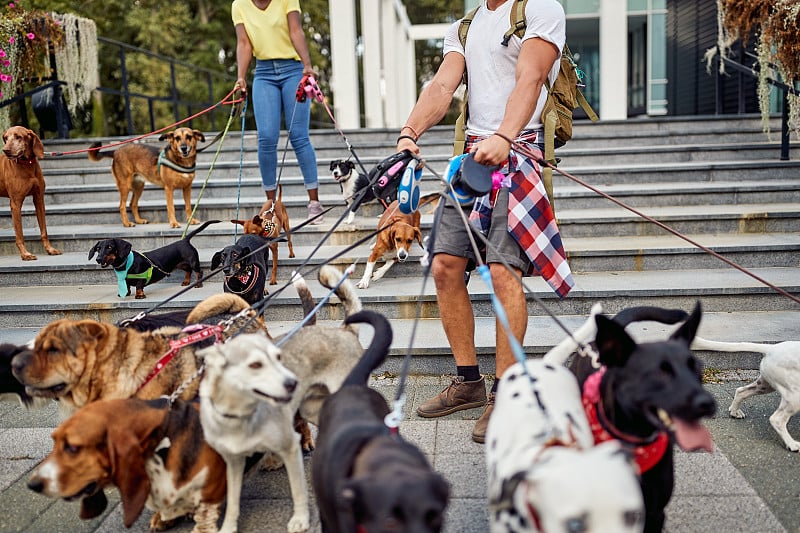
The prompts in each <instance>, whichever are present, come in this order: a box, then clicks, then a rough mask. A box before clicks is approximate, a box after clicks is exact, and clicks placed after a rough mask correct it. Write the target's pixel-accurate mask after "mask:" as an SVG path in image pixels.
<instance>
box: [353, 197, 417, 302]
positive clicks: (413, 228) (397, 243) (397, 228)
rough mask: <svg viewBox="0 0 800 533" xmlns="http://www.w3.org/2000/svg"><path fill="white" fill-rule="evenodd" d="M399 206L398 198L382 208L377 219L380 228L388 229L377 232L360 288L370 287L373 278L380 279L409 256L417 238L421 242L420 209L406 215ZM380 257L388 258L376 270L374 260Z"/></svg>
mask: <svg viewBox="0 0 800 533" xmlns="http://www.w3.org/2000/svg"><path fill="white" fill-rule="evenodd" d="M397 206H398V204H397V200H395V201H394V202H392V203H391V204H389V207H387V208H386V211H384V212H383V214H382V215H381V218H380V220H379V221H378V229H381V228H387V229H385V230H383V231H381V232H380V233H378V235H377V237H376V241H375V244H373V245H372V252H371V253H370V254H369V258H368V259H367V266H366V268H365V269H364V276H363V277H362V278H361V281H359V282H358V283H357V284H356V287H358V288H359V289H366V288H367V287H369V282H370V280H372V281H377V280H379V279H381V278H382V277H383V276H384V275H385V274H386V272H388V271H389V269H390V268H392V265H394V264H395V263H397V262H398V261H399V262H401V263H402V262H403V261H405V260H406V259H408V257H409V255H410V254H411V246H412V245H413V244H414V241H415V240H416V241H417V242H418V243H419V245H420V246H422V231H421V230H420V229H419V224H420V214H419V211H414V212H413V213H412V214H410V215H406V214H404V213H401V212H400V210H399V209H398V207H397ZM420 207H421V204H420ZM390 224H391V226H390ZM381 258H382V259H383V260H384V261H386V264H384V265H383V266H382V267H381V268H379V269H378V270H377V271H376V272H375V274H373V273H372V271H373V270H374V269H375V263H377V262H378V259H381Z"/></svg>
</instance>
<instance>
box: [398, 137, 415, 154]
mask: <svg viewBox="0 0 800 533" xmlns="http://www.w3.org/2000/svg"><path fill="white" fill-rule="evenodd" d="M396 150H397V153H400V152H402V151H403V150H408V151H409V152H411V153H412V154H415V155H418V154H419V146H417V143H415V142H414V141H412V140H411V139H400V140H399V141H397V147H396Z"/></svg>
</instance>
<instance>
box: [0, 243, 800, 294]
mask: <svg viewBox="0 0 800 533" xmlns="http://www.w3.org/2000/svg"><path fill="white" fill-rule="evenodd" d="M240 235H241V234H240ZM688 238H690V239H691V240H692V241H694V242H696V243H698V244H700V245H702V246H706V247H708V248H710V249H712V250H713V251H715V252H717V253H718V254H721V255H722V256H723V257H725V258H726V259H728V260H730V261H733V262H735V263H736V264H738V265H740V266H743V267H745V268H757V267H787V268H790V267H797V266H799V265H800V234H797V233H750V234H737V235H734V234H712V235H689V236H688ZM136 242H137V243H138V242H139V241H138V240H137V241H136ZM232 242H233V238H232V237H230V236H227V237H225V238H222V237H220V238H219V242H218V246H217V247H213V248H198V252H199V254H200V261H201V264H202V266H203V269H204V272H205V273H206V274H208V273H210V263H211V257H212V256H213V255H214V253H215V252H216V251H218V250H220V249H222V247H223V246H226V245H228V244H230V243H232ZM35 245H36V243H31V244H30V246H29V249H34V247H35ZM564 246H565V249H566V250H567V256H568V257H569V263H570V268H571V269H572V270H573V272H618V271H658V270H672V271H677V270H697V269H701V268H719V267H721V266H723V264H724V263H723V262H722V261H721V260H720V259H719V258H717V257H714V256H713V255H711V254H708V253H706V252H704V251H703V250H701V249H700V248H697V247H695V246H693V245H692V244H690V243H688V242H687V241H685V240H683V239H680V238H678V237H675V236H673V235H661V236H641V237H638V236H632V237H603V238H597V237H584V238H580V237H579V238H565V239H564ZM315 248H317V247H316V246H314V245H296V246H294V251H295V257H294V258H289V257H288V249H287V246H286V245H285V244H280V245H279V249H278V259H279V262H278V265H279V266H278V279H279V280H280V282H281V283H283V282H285V281H286V280H288V278H289V275H290V273H291V272H292V270H296V269H299V268H301V267H302V266H303V265H312V266H313V265H319V264H321V263H323V262H330V263H332V264H335V265H338V266H340V267H341V268H345V267H346V266H348V265H351V264H353V263H355V264H356V265H357V267H356V271H355V273H354V277H355V278H356V279H361V276H362V275H363V272H364V265H365V264H366V261H367V258H368V257H369V254H370V251H371V248H370V242H365V243H364V244H361V245H359V246H356V247H354V248H351V249H348V248H350V247H348V246H345V245H338V246H335V245H323V246H320V247H319V248H318V249H316V250H315ZM137 249H140V250H147V249H150V248H143V247H138V246H137ZM88 250H89V248H88V247H87V248H86V249H85V250H80V251H77V252H65V253H64V254H62V255H58V256H48V255H46V254H43V255H42V254H40V255H38V259H37V260H36V261H29V262H23V261H22V260H21V259H20V258H19V256H17V255H6V256H0V287H30V286H37V285H51V284H53V283H54V282H55V281H54V280H56V279H57V280H58V281H59V282H60V283H62V284H65V285H108V284H110V283H112V284H113V283H114V276H113V274H112V273H111V272H110V271H109V269H105V270H104V269H102V268H100V266H99V265H98V264H97V263H96V262H95V261H94V260H88V259H87V252H88ZM312 254H313V255H312ZM421 255H422V249H421V248H419V247H415V248H414V249H413V250H412V254H411V257H410V258H409V260H407V261H406V262H404V263H397V264H396V265H394V266H393V267H392V269H391V270H390V271H389V272H388V273H387V275H386V276H387V279H388V278H405V279H408V278H413V277H418V276H420V275H421V274H422V272H423V269H422V267H421V266H420V264H419V259H420V257H421ZM381 264H382V262H381V263H379V266H380V265H381ZM270 267H271V265H270ZM181 281H183V275H182V273H181V272H177V273H175V274H174V275H173V276H170V277H169V278H167V279H165V280H163V281H161V283H173V284H177V283H180V282H181ZM213 283H216V284H217V285H218V284H219V278H217V280H216V281H214V282H213ZM176 290H177V289H176Z"/></svg>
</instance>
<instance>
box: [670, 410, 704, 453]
mask: <svg viewBox="0 0 800 533" xmlns="http://www.w3.org/2000/svg"><path fill="white" fill-rule="evenodd" d="M672 422H673V428H674V429H675V440H676V441H677V442H678V446H680V447H681V449H683V450H684V451H687V452H692V451H697V450H704V451H707V452H708V453H713V452H714V441H713V440H712V439H711V433H710V432H709V431H708V429H706V427H705V426H704V425H703V424H701V423H700V422H686V421H684V420H680V419H678V418H674V419H673V421H672Z"/></svg>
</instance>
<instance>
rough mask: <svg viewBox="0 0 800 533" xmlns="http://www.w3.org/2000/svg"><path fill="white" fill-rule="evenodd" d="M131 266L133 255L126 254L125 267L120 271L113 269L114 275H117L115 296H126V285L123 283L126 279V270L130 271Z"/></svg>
mask: <svg viewBox="0 0 800 533" xmlns="http://www.w3.org/2000/svg"><path fill="white" fill-rule="evenodd" d="M132 264H133V254H132V253H130V254H128V259H126V260H125V266H124V267H123V268H122V269H117V268H115V269H114V274H116V275H117V294H118V295H119V297H120V298H125V297H126V296H127V295H128V283H127V282H126V281H125V280H126V279H127V277H128V270H130V269H131V265H132Z"/></svg>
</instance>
